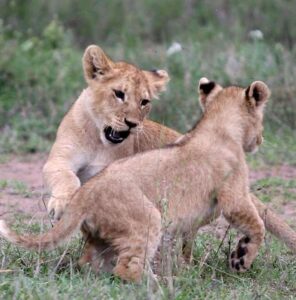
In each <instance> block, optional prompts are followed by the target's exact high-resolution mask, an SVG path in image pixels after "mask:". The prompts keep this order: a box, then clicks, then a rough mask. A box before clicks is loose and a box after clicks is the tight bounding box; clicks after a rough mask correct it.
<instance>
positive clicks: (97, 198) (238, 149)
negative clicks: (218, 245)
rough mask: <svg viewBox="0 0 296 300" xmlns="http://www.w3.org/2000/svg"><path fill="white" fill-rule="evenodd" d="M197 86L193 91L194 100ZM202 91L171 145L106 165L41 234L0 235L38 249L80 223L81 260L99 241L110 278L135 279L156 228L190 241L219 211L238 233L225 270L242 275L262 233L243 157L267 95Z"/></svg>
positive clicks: (260, 90)
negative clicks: (107, 249)
mask: <svg viewBox="0 0 296 300" xmlns="http://www.w3.org/2000/svg"><path fill="white" fill-rule="evenodd" d="M203 84H204V83H203ZM203 88H204V87H203V86H202V85H200V88H199V90H200V95H201V96H202V93H203ZM205 90H206V89H205ZM250 91H252V92H250ZM214 92H215V96H214V97H213V98H212V99H211V96H212V93H214ZM206 93H207V94H208V97H209V99H211V101H210V102H209V103H207V101H203V105H204V106H205V104H206V106H205V113H204V116H203V117H202V119H201V121H200V122H199V123H198V125H197V126H196V127H195V128H194V129H193V130H192V131H191V132H190V133H189V136H187V137H185V138H183V140H182V141H181V142H179V143H178V144H177V145H175V146H171V147H167V148H164V149H159V150H153V151H149V152H145V153H141V154H138V155H135V156H133V157H129V158H125V159H121V160H118V161H116V162H114V163H112V164H111V165H109V166H108V167H107V168H105V169H104V171H103V172H101V173H100V174H98V175H97V176H95V177H93V178H92V179H90V180H89V181H88V182H87V183H86V184H85V185H84V186H82V188H80V189H79V190H78V191H77V192H76V193H75V195H74V196H73V199H72V200H71V206H69V207H68V209H67V211H66V215H65V216H64V218H63V219H62V220H60V221H59V222H58V223H57V224H56V226H55V227H54V229H51V230H50V231H49V233H45V234H43V235H40V236H36V237H35V238H33V237H31V236H24V237H23V236H22V237H18V236H17V235H16V234H15V233H13V232H11V231H10V229H9V228H8V227H6V226H5V224H3V223H2V224H1V226H0V232H1V234H2V235H3V236H4V237H5V238H7V239H8V240H10V241H12V242H14V243H18V244H19V245H22V246H24V247H27V248H35V249H38V248H42V249H43V248H46V247H49V245H48V241H47V240H46V243H45V245H43V241H44V239H45V238H44V237H48V236H51V238H52V239H53V241H54V242H53V245H56V244H57V243H58V241H59V240H63V239H65V238H67V237H68V236H69V234H70V233H69V230H68V229H69V228H72V229H73V231H74V229H76V228H77V226H79V225H80V224H82V229H83V232H84V235H85V236H86V237H88V241H89V245H88V249H87V253H86V254H85V255H84V256H83V258H82V261H81V262H82V263H84V262H87V261H91V260H92V257H93V256H95V253H93V252H95V251H96V246H95V243H96V240H101V239H102V240H105V241H107V242H108V244H109V245H111V246H112V247H113V249H114V251H115V252H116V253H117V254H118V260H117V263H116V266H115V268H114V270H113V272H114V273H115V274H116V275H118V276H120V277H121V278H122V279H125V280H133V281H139V280H140V279H141V275H142V272H143V268H144V264H145V262H146V261H150V260H151V259H152V258H153V256H154V254H155V251H156V249H157V247H158V245H159V243H160V238H161V234H162V228H163V229H164V228H167V231H168V232H169V233H170V234H172V235H174V234H176V232H178V233H181V234H182V235H183V236H184V237H185V238H186V237H187V238H189V239H190V238H191V237H192V236H194V235H195V232H196V231H197V229H198V228H199V227H200V226H203V225H204V224H207V223H208V222H210V221H211V220H212V219H214V218H216V217H217V216H219V215H220V214H221V213H222V214H223V215H224V216H225V218H226V219H227V220H228V221H229V222H230V224H232V225H233V226H234V227H236V228H237V229H239V230H240V231H241V232H242V233H244V234H245V237H243V238H242V239H241V240H240V241H239V243H238V246H237V249H236V250H235V251H234V252H233V253H232V254H231V257H230V267H231V268H232V269H233V270H235V271H239V272H243V271H245V270H247V269H248V268H249V267H250V266H251V263H252V262H253V260H254V259H255V257H256V255H257V253H258V249H259V247H260V245H261V243H262V241H263V238H264V233H265V230H264V223H263V220H262V218H260V216H259V213H258V211H257V209H256V206H257V207H258V208H259V212H260V214H261V216H262V215H264V212H262V209H263V207H264V205H263V204H262V203H260V202H258V201H257V199H256V198H254V197H253V198H252V195H251V194H250V193H249V183H248V168H247V165H246V161H245V154H244V152H245V151H250V152H252V151H254V150H255V149H256V148H257V147H258V146H259V145H260V143H261V142H262V138H261V137H262V130H263V126H262V119H263V107H264V105H265V102H266V100H267V98H268V95H269V91H268V88H267V87H266V85H265V84H264V83H262V82H254V83H253V84H251V86H250V87H249V88H248V89H246V90H244V89H242V88H238V87H229V88H225V89H222V88H221V87H220V86H218V85H216V84H215V86H214V88H213V89H211V90H210V91H207V92H206ZM206 98H207V97H206ZM254 204H255V205H254ZM268 215H269V214H267V215H266V216H268ZM64 219H66V220H67V223H66V224H67V226H66V228H67V230H65V220H64ZM267 224H268V223H267ZM50 232H54V233H52V234H51V233H50ZM92 243H93V247H91V244H92ZM294 246H295V245H294V244H293V247H294Z"/></svg>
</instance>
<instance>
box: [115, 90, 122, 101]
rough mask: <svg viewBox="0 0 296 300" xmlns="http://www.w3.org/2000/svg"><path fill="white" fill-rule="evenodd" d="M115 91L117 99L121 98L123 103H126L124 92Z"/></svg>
mask: <svg viewBox="0 0 296 300" xmlns="http://www.w3.org/2000/svg"><path fill="white" fill-rule="evenodd" d="M113 91H114V94H115V96H116V98H119V99H121V100H122V101H124V96H125V95H124V92H122V91H119V90H113Z"/></svg>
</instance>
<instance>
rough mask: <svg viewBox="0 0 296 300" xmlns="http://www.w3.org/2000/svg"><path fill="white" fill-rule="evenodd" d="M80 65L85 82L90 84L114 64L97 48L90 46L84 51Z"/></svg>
mask: <svg viewBox="0 0 296 300" xmlns="http://www.w3.org/2000/svg"><path fill="white" fill-rule="evenodd" d="M82 64H83V70H84V76H85V80H86V81H87V82H90V81H92V80H94V79H96V78H99V77H100V76H103V75H104V74H105V73H107V72H108V71H110V70H111V69H112V66H113V64H114V63H113V62H112V60H111V59H110V58H109V57H108V56H107V55H106V54H105V53H104V51H103V50H102V49H101V48H100V47H99V46H96V45H90V46H88V47H87V48H86V49H85V52H84V55H83V58H82Z"/></svg>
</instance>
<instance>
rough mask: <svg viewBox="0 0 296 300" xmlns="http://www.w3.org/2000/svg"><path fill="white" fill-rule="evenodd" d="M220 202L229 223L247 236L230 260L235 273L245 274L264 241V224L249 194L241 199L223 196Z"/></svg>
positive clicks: (241, 240) (240, 242) (239, 243)
mask: <svg viewBox="0 0 296 300" xmlns="http://www.w3.org/2000/svg"><path fill="white" fill-rule="evenodd" d="M219 202H220V204H221V206H222V210H223V215H224V217H225V218H226V219H227V220H228V222H229V223H230V224H231V225H233V226H234V227H236V228H237V229H239V230H240V231H241V232H242V233H244V234H245V236H244V237H243V238H242V239H240V241H239V242H238V245H237V247H236V250H234V251H233V252H232V253H231V255H230V258H229V264H230V268H231V269H232V270H233V271H236V272H245V271H246V270H248V269H249V268H250V267H251V264H252V262H253V260H254V259H255V258H256V256H257V254H258V250H259V247H260V245H261V243H262V242H263V240H264V234H265V226H264V223H263V221H262V219H261V218H260V216H259V214H258V211H257V209H256V208H255V206H254V204H253V203H252V201H251V198H250V195H248V194H247V195H246V196H245V197H243V198H241V197H240V199H239V198H234V197H233V195H227V194H225V195H221V196H220V197H219Z"/></svg>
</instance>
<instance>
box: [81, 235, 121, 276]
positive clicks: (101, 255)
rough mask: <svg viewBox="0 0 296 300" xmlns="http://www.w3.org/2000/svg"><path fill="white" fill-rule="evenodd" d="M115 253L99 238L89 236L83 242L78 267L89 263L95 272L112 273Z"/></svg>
mask: <svg viewBox="0 0 296 300" xmlns="http://www.w3.org/2000/svg"><path fill="white" fill-rule="evenodd" d="M116 258H117V253H116V252H115V251H114V249H113V247H112V246H111V245H110V244H108V243H106V242H105V241H103V240H101V239H99V238H98V239H94V238H89V239H87V240H86V242H85V246H84V249H83V254H82V256H81V257H80V259H79V261H78V265H79V266H80V267H82V266H84V265H86V264H90V266H91V268H92V270H93V271H94V272H95V273H101V272H107V273H112V270H113V268H114V266H115V263H116Z"/></svg>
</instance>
